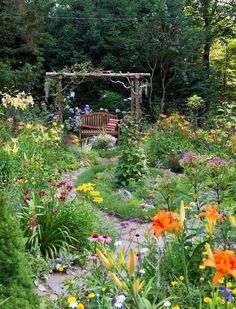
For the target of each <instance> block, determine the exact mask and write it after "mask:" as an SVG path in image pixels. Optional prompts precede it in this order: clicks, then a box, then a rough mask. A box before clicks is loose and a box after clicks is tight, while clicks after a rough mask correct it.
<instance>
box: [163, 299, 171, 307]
mask: <svg viewBox="0 0 236 309" xmlns="http://www.w3.org/2000/svg"><path fill="white" fill-rule="evenodd" d="M163 305H164V307H170V306H171V302H170V301H169V300H167V301H165V302H164V304H163Z"/></svg>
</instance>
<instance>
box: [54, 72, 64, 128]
mask: <svg viewBox="0 0 236 309" xmlns="http://www.w3.org/2000/svg"><path fill="white" fill-rule="evenodd" d="M62 79H63V77H62V75H59V76H58V83H57V94H56V102H55V103H56V106H55V107H56V111H57V112H58V115H59V117H58V118H59V122H62V100H63V97H62Z"/></svg>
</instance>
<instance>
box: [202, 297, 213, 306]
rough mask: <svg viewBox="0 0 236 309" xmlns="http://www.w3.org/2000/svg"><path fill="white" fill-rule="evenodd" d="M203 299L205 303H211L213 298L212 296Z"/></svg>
mask: <svg viewBox="0 0 236 309" xmlns="http://www.w3.org/2000/svg"><path fill="white" fill-rule="evenodd" d="M203 301H204V303H206V304H209V303H211V302H212V300H211V298H210V297H204V299H203Z"/></svg>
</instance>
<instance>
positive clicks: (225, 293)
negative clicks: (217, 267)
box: [220, 285, 233, 301]
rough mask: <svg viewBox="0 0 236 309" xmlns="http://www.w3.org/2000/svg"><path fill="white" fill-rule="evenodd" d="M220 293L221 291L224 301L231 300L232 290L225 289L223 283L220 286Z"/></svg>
mask: <svg viewBox="0 0 236 309" xmlns="http://www.w3.org/2000/svg"><path fill="white" fill-rule="evenodd" d="M220 293H222V297H224V299H225V300H226V301H232V299H233V297H232V291H231V290H230V289H226V288H225V287H224V286H223V285H222V286H221V287H220Z"/></svg>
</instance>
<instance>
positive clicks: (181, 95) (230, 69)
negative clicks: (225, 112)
mask: <svg viewBox="0 0 236 309" xmlns="http://www.w3.org/2000/svg"><path fill="white" fill-rule="evenodd" d="M235 21H236V2H235V0H225V1H219V0H185V1H184V0H174V1H173V0H61V1H51V0H31V1H23V0H2V1H1V4H0V29H1V30H0V42H1V44H0V55H1V58H0V91H5V90H6V89H7V90H8V91H9V90H20V91H22V90H24V91H26V92H30V93H32V95H33V96H34V97H35V98H36V99H37V100H38V102H40V101H42V100H43V99H44V77H45V72H46V71H53V70H57V71H60V70H63V69H64V68H65V67H67V69H68V70H74V68H76V65H77V64H78V65H77V69H79V70H84V71H91V70H112V71H118V72H119V71H124V72H127V71H128V72H135V71H140V72H150V73H151V81H150V86H151V87H150V88H149V94H148V96H147V97H146V96H145V95H144V103H143V104H144V109H145V110H146V111H147V113H149V114H155V113H157V112H159V111H160V110H162V111H164V112H166V111H168V112H170V111H173V110H182V111H183V110H185V108H186V102H187V99H188V98H189V97H191V96H193V95H195V94H196V95H198V96H200V97H201V98H202V99H203V100H204V102H205V106H204V109H203V110H202V113H203V114H206V113H209V112H214V111H215V110H216V108H217V107H219V106H220V105H221V104H222V102H233V101H236V37H235V33H236V32H235V29H236V27H235ZM73 66H74V67H73ZM5 87H6V88H5ZM103 90H104V91H106V90H112V91H115V92H120V93H121V94H122V95H124V96H125V95H127V93H126V92H125V91H124V89H123V88H122V87H120V88H118V87H115V86H114V85H111V84H109V83H104V82H100V81H93V82H88V83H85V84H83V85H82V86H80V90H79V97H80V100H81V102H82V103H83V104H88V103H91V104H93V102H96V101H97V100H98V98H99V97H100V96H101V94H102V93H103Z"/></svg>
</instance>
